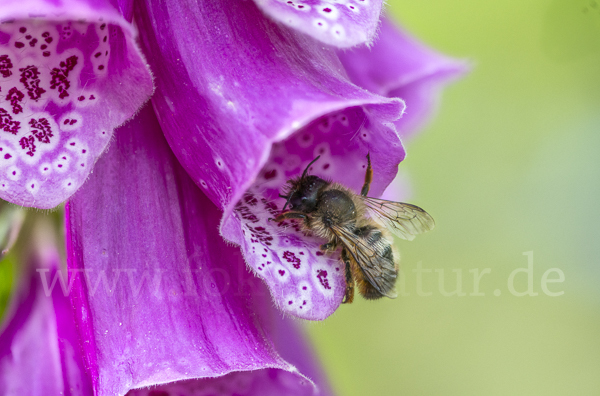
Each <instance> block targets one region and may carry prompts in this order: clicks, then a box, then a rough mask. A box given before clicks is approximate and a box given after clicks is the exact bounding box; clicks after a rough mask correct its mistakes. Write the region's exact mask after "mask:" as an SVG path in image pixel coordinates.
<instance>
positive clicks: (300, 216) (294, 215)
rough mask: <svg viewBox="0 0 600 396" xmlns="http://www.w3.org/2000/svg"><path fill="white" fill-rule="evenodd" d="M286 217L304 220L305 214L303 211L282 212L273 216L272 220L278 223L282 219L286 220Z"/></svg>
mask: <svg viewBox="0 0 600 396" xmlns="http://www.w3.org/2000/svg"><path fill="white" fill-rule="evenodd" d="M287 219H302V220H306V215H305V214H304V213H300V212H285V213H282V214H280V215H279V216H277V217H275V218H274V219H273V220H274V221H276V222H278V223H279V222H281V221H283V220H287Z"/></svg>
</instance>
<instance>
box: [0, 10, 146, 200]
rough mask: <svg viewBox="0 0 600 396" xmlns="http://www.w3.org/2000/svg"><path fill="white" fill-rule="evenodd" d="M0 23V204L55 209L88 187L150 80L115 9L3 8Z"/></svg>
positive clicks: (128, 29) (127, 26)
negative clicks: (86, 183)
mask: <svg viewBox="0 0 600 396" xmlns="http://www.w3.org/2000/svg"><path fill="white" fill-rule="evenodd" d="M31 15H35V18H32V17H31ZM0 21H5V22H4V23H0V198H2V199H5V200H7V201H10V202H12V203H16V204H19V205H23V206H34V207H37V208H52V207H54V206H56V205H58V204H59V203H61V202H62V201H64V200H65V199H67V198H68V197H69V196H71V194H73V193H74V192H75V191H76V190H77V188H79V186H80V185H81V184H82V183H83V182H84V181H85V179H86V178H87V176H88V175H89V173H90V172H91V170H92V168H93V165H94V163H95V161H96V159H97V158H98V156H99V155H100V154H101V153H102V152H103V151H104V150H105V148H106V146H107V144H108V142H109V141H110V138H111V136H112V130H113V128H115V127H116V126H118V125H120V124H122V123H123V122H124V121H125V120H127V119H128V118H130V117H131V116H132V115H133V114H134V113H135V111H136V110H137V109H138V108H139V107H140V106H141V104H142V103H143V102H145V101H146V100H147V99H148V98H149V96H150V94H151V92H152V79H151V76H150V73H149V72H148V69H147V68H146V65H145V61H144V60H143V58H142V56H141V54H140V53H139V51H138V49H137V48H136V46H135V43H134V36H135V32H134V30H133V28H132V26H131V25H130V24H129V23H127V22H126V21H125V20H124V19H123V18H122V17H121V16H120V15H119V13H118V12H117V10H116V9H115V8H113V7H112V6H111V5H110V1H108V0H106V1H88V2H86V1H76V0H66V1H61V2H55V1H39V0H38V1H34V0H25V1H12V0H11V1H4V2H3V4H2V7H1V8H0Z"/></svg>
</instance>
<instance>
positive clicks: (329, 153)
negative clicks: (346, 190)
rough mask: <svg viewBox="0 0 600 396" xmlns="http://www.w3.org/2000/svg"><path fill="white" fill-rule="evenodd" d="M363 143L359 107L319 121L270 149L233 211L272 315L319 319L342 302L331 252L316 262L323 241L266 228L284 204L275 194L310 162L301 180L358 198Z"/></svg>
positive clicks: (284, 225)
mask: <svg viewBox="0 0 600 396" xmlns="http://www.w3.org/2000/svg"><path fill="white" fill-rule="evenodd" d="M370 139H371V131H370V130H369V122H368V118H367V115H366V114H365V112H364V111H363V109H362V108H360V107H353V108H349V109H345V110H343V111H340V112H337V113H332V114H328V115H326V116H323V117H321V118H319V119H317V120H316V121H314V122H313V123H311V124H310V125H308V126H306V127H304V128H302V129H300V130H299V131H298V132H296V133H295V134H294V135H292V136H291V137H290V138H288V139H287V140H285V141H283V142H280V143H276V144H274V145H273V148H272V150H271V156H270V158H269V160H268V161H267V163H266V164H265V166H264V167H263V169H262V170H261V172H260V174H259V176H258V178H257V180H256V181H255V183H254V185H253V186H252V187H251V188H250V189H249V190H248V191H247V194H246V195H245V196H244V198H243V199H242V201H240V202H239V203H238V205H237V206H236V211H235V215H234V217H235V219H236V220H237V221H239V223H240V227H241V229H242V233H243V243H242V251H244V252H245V256H246V261H247V263H248V264H249V265H250V267H251V268H252V269H253V271H254V272H255V273H256V274H257V275H258V276H259V277H261V278H263V279H264V280H265V281H266V282H267V284H268V285H269V287H270V288H271V291H272V294H273V296H274V299H275V301H276V303H277V304H278V305H279V306H280V308H281V309H282V310H284V311H286V312H289V313H290V314H292V315H294V316H299V317H303V318H306V319H323V318H324V317H326V316H328V315H329V314H331V313H332V312H333V310H335V308H336V307H337V306H338V305H339V304H340V303H341V300H342V298H343V295H344V290H345V282H344V276H345V272H344V269H345V267H344V264H343V263H342V261H341V260H340V255H339V252H336V253H333V254H324V253H323V252H322V251H321V250H320V249H319V246H320V245H321V244H323V243H325V242H327V241H325V240H322V239H319V238H316V237H314V236H312V235H311V234H310V232H305V231H303V230H302V229H301V226H300V224H299V223H298V222H296V221H284V222H281V223H275V222H274V221H270V220H269V219H272V218H274V217H276V216H277V215H278V214H279V213H280V211H281V208H282V207H283V205H284V203H285V199H282V198H280V197H279V194H280V193H283V192H284V190H285V185H286V182H287V181H288V180H289V179H290V178H292V177H297V176H299V175H301V174H302V172H303V171H304V169H305V168H306V166H307V165H308V164H309V163H310V162H311V161H312V160H313V159H314V158H316V157H317V156H320V158H319V160H318V161H317V162H315V163H314V164H313V165H311V167H310V169H309V174H313V175H316V176H319V177H321V178H324V179H328V180H331V181H335V182H340V183H342V184H344V185H346V186H348V187H350V188H353V189H354V191H357V192H358V191H359V189H360V187H361V185H362V183H363V180H364V173H365V171H366V167H367V159H366V155H367V153H368V152H369V149H368V142H369V141H370ZM398 144H399V142H398Z"/></svg>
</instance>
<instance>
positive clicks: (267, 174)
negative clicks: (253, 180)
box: [265, 169, 277, 180]
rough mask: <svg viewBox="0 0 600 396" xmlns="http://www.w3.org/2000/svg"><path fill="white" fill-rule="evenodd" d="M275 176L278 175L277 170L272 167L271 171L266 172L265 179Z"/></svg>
mask: <svg viewBox="0 0 600 396" xmlns="http://www.w3.org/2000/svg"><path fill="white" fill-rule="evenodd" d="M275 176H277V170H276V169H272V170H270V171H267V172H265V179H266V180H271V179H272V178H274V177H275Z"/></svg>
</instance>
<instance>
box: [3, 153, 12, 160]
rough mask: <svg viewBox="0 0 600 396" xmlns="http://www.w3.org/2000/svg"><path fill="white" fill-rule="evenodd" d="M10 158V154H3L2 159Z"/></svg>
mask: <svg viewBox="0 0 600 396" xmlns="http://www.w3.org/2000/svg"><path fill="white" fill-rule="evenodd" d="M11 157H12V155H10V154H8V153H6V154H4V159H9V158H11Z"/></svg>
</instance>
